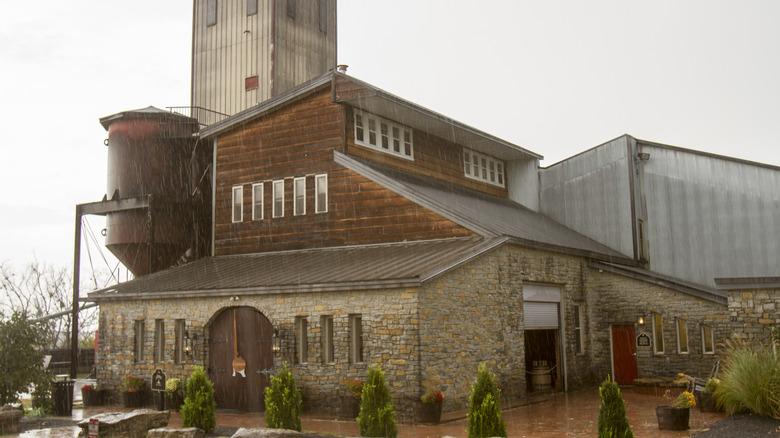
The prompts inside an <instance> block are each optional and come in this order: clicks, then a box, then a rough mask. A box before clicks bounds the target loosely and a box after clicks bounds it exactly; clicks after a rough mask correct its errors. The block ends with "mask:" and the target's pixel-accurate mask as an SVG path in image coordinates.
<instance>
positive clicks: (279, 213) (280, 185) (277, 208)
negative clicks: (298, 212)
mask: <svg viewBox="0 0 780 438" xmlns="http://www.w3.org/2000/svg"><path fill="white" fill-rule="evenodd" d="M273 210H274V211H273V216H274V217H283V216H284V180H278V181H274V208H273Z"/></svg>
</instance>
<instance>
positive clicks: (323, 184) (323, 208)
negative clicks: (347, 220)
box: [314, 173, 328, 213]
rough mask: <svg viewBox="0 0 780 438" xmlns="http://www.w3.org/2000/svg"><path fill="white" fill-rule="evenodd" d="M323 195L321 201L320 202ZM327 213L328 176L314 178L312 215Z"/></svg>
mask: <svg viewBox="0 0 780 438" xmlns="http://www.w3.org/2000/svg"><path fill="white" fill-rule="evenodd" d="M320 195H323V196H322V197H323V198H324V199H323V200H320ZM327 212H328V174H327V173H325V174H322V175H315V176H314V213H327Z"/></svg>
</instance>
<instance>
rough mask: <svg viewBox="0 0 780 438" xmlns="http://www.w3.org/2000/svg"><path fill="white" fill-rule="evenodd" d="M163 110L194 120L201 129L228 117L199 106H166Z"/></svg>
mask: <svg viewBox="0 0 780 438" xmlns="http://www.w3.org/2000/svg"><path fill="white" fill-rule="evenodd" d="M165 108H166V109H168V110H169V111H170V112H172V113H176V114H181V115H183V116H187V117H192V118H193V119H196V120H197V121H198V124H200V126H201V127H205V126H209V125H213V124H214V123H217V122H219V121H222V120H224V119H226V118H228V117H230V116H229V115H227V114H222V113H220V112H217V111H212V110H210V109H207V108H203V107H199V106H167V107H165Z"/></svg>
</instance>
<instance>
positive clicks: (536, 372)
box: [531, 366, 552, 391]
mask: <svg viewBox="0 0 780 438" xmlns="http://www.w3.org/2000/svg"><path fill="white" fill-rule="evenodd" d="M551 387H552V376H551V375H550V367H548V366H536V367H533V368H531V388H532V390H533V391H542V390H545V389H550V388H551Z"/></svg>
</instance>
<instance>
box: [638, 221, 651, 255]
mask: <svg viewBox="0 0 780 438" xmlns="http://www.w3.org/2000/svg"><path fill="white" fill-rule="evenodd" d="M637 225H638V226H637V230H638V232H639V237H638V239H637V240H638V241H639V258H640V259H641V260H648V259H649V257H648V251H647V237H646V234H645V233H646V231H645V221H643V220H642V219H639V220H638V221H637Z"/></svg>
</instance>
